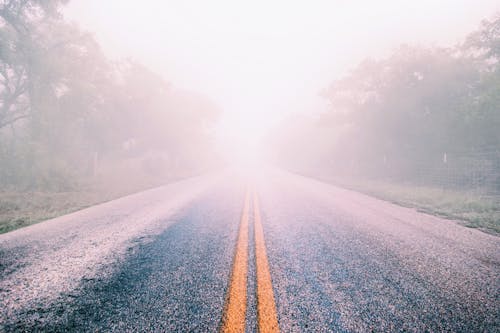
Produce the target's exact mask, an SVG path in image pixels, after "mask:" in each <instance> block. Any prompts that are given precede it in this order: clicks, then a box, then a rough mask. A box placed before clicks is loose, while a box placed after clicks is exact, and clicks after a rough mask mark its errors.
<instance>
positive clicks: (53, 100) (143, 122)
mask: <svg viewBox="0 0 500 333" xmlns="http://www.w3.org/2000/svg"><path fill="white" fill-rule="evenodd" d="M66 2H67V1H64V0H0V187H1V186H14V187H17V188H19V187H22V188H27V189H56V190H57V189H64V188H67V187H72V186H73V187H74V186H78V183H79V181H80V180H81V179H85V178H86V177H92V176H93V174H95V173H96V172H98V171H99V168H100V165H101V164H102V163H104V162H103V161H114V163H117V164H120V162H121V161H123V160H124V159H133V158H136V159H142V162H143V167H144V168H143V169H145V171H150V172H158V171H160V173H161V172H164V171H165V170H167V171H168V170H172V169H183V170H184V171H185V170H190V169H192V170H199V169H200V168H202V167H203V165H204V163H205V162H206V161H207V160H208V159H207V154H210V137H209V135H208V128H209V125H210V124H211V122H213V121H214V120H215V118H216V117H217V114H218V110H217V108H216V107H215V106H214V105H213V104H212V103H211V102H210V101H209V100H207V99H206V98H204V97H202V96H200V95H197V94H194V93H188V92H178V91H176V90H175V89H174V88H173V87H172V86H171V85H170V84H169V83H167V82H166V81H164V80H163V79H162V78H161V77H160V76H158V75H156V74H154V73H153V72H151V71H149V70H148V69H146V68H145V67H144V66H142V65H140V64H138V63H135V62H132V61H123V62H118V63H117V62H112V61H110V60H108V59H107V58H106V57H105V56H104V55H103V53H102V51H101V49H100V47H99V45H98V44H97V42H96V41H95V39H94V38H93V37H92V35H90V34H89V33H86V32H83V31H81V30H79V29H78V27H76V26H74V25H71V24H69V23H67V22H66V21H65V20H64V19H63V18H62V17H61V14H60V9H61V6H63V5H64V4H65V3H66ZM148 159H149V160H148ZM158 169H161V170H158Z"/></svg>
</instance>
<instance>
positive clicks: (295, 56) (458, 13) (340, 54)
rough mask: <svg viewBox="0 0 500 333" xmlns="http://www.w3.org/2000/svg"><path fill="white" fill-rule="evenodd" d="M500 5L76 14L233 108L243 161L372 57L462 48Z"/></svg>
mask: <svg viewBox="0 0 500 333" xmlns="http://www.w3.org/2000/svg"><path fill="white" fill-rule="evenodd" d="M497 7H498V5H497V1H494V0H484V1H482V2H481V5H478V4H477V2H476V1H472V0H460V1H456V0H443V1H438V2H436V1H431V0H423V1H399V0H390V1H341V0H336V1H326V0H325V1H261V0H259V1H252V2H242V1H225V0H218V1H194V0H189V1H154V0H148V1H142V2H141V4H140V5H139V4H138V3H137V1H132V0H107V1H100V0H73V1H72V2H71V3H70V5H69V8H68V9H67V15H68V16H69V17H70V18H71V19H73V20H76V21H78V22H79V23H80V24H82V25H83V27H84V28H85V29H88V30H90V31H94V32H95V33H96V37H97V38H98V40H100V41H101V44H102V45H103V48H104V51H105V52H106V53H108V54H110V55H112V56H115V57H117V58H120V57H129V56H131V57H133V58H137V59H138V60H139V61H141V62H142V63H145V64H146V65H147V66H149V67H150V68H151V69H153V70H155V71H157V72H160V73H162V74H163V75H164V77H165V78H166V79H167V80H171V81H172V82H173V84H175V85H177V86H180V87H181V88H186V89H193V90H196V91H199V92H201V93H203V94H206V95H207V96H208V97H210V98H211V99H213V100H214V101H215V102H216V103H217V104H218V105H219V106H220V107H221V109H222V111H223V115H222V117H221V119H220V123H219V125H217V126H216V129H215V131H216V134H217V140H218V143H219V146H220V147H221V149H222V150H223V151H225V152H227V151H233V155H234V154H236V155H239V154H241V150H242V147H247V148H245V149H246V150H247V151H249V152H250V151H252V150H258V148H257V147H258V142H259V140H260V139H261V138H262V137H263V136H264V135H265V133H266V132H268V131H269V130H270V129H272V128H273V126H274V125H275V124H276V123H277V122H278V121H280V120H282V119H283V118H285V117H287V116H288V115H290V114H291V113H295V112H312V111H314V112H318V111H321V108H322V106H321V100H320V98H319V96H318V95H319V93H320V91H321V90H322V89H323V88H324V87H326V86H327V85H328V84H329V83H330V82H331V81H332V80H334V79H335V78H337V77H339V76H341V75H343V74H345V73H346V72H347V71H348V70H349V69H350V68H351V67H352V66H354V65H355V64H356V63H358V62H359V61H361V60H362V59H363V58H364V57H366V55H367V54H369V55H371V56H372V57H378V56H383V55H385V54H387V53H388V52H390V51H391V50H392V49H393V48H395V47H396V46H397V45H399V44H400V43H403V42H405V43H439V44H445V45H452V44H454V43H456V42H457V41H458V40H460V38H462V37H463V36H464V35H465V34H466V33H467V32H469V31H471V30H473V29H474V28H475V27H476V26H477V24H478V22H479V20H481V19H482V18H484V17H486V16H487V15H490V14H491V13H492V12H494V10H495V9H496V8H497ZM444 25H445V26H446V29H439V27H442V26H444ZM234 151H236V153H234ZM249 154H250V155H253V156H256V153H255V152H252V153H249Z"/></svg>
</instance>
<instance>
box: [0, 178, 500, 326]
mask: <svg viewBox="0 0 500 333" xmlns="http://www.w3.org/2000/svg"><path fill="white" fill-rule="evenodd" d="M245 198H247V200H245ZM248 198H249V199H248ZM245 202H247V203H246V204H245ZM242 226H243V227H242ZM260 228H262V229H260ZM242 230H243V236H242ZM260 231H263V233H262V234H259V232H260ZM263 243H264V244H265V247H264V248H263V247H262V244H263ZM236 249H243V250H242V252H241V251H240V254H241V253H242V255H243V257H242V260H239V259H238V260H235V259H234V256H235V251H236ZM266 264H267V265H268V269H269V273H270V282H269V285H272V288H271V289H272V290H271V292H270V293H269V290H265V288H264V287H262V285H263V284H265V283H267V282H266V280H265V278H266V277H265V272H266V270H265V269H263V268H262V267H264V268H265V265H266ZM262 265H264V266H262ZM262 272H264V275H262V274H263V273H262ZM238 274H239V275H238ZM261 275H262V276H264V278H260V277H259V276H261ZM238 276H243V280H242V281H246V282H247V287H246V290H245V288H243V291H241V292H242V293H243V294H244V295H243V296H244V297H239V296H241V294H239V296H238V297H237V298H238V300H243V301H239V302H240V303H241V302H243V303H244V304H237V306H236V307H235V309H236V310H234V311H240V312H241V313H243V316H233V317H232V320H233V321H238V320H239V321H242V320H243V322H240V323H241V324H242V327H245V328H246V331H247V332H253V331H257V329H258V327H261V330H262V327H272V325H270V326H263V325H266V323H267V324H269V323H271V324H272V320H273V318H272V317H273V316H277V322H278V325H279V330H281V331H282V332H332V331H341V332H342V331H345V332H351V331H353V332H358V331H359V332H366V331H379V332H387V331H457V332H460V331H462V332H466V331H467V332H471V331H478V332H479V331H480V332H494V331H498V330H499V329H500V305H499V304H500V293H499V290H500V280H499V276H500V240H499V238H498V237H495V236H492V235H488V234H485V233H483V232H481V231H478V230H475V229H470V228H466V227H463V226H460V225H458V224H457V223H455V222H453V221H448V220H443V219H440V218H437V217H433V216H429V215H426V214H422V213H418V212H416V211H415V210H413V209H409V208H403V207H399V206H396V205H393V204H390V203H387V202H384V201H381V200H377V199H374V198H371V197H369V196H366V195H363V194H359V193H356V192H352V191H348V190H344V189H340V188H337V187H335V186H332V185H329V184H325V183H322V182H319V181H316V180H312V179H310V178H305V177H301V176H297V175H293V174H290V173H287V172H283V171H278V170H275V169H270V170H265V171H263V172H262V173H260V174H254V175H252V176H248V177H242V176H241V175H238V174H237V173H235V172H226V173H225V174H218V175H210V176H200V177H196V178H192V179H188V180H184V181H180V182H177V183H173V184H170V185H166V186H164V187H161V188H157V189H153V190H149V191H146V192H142V193H138V194H135V195H132V196H128V197H125V198H122V199H119V200H115V201H111V202H109V203H105V204H102V205H98V206H94V207H91V208H88V209H86V210H82V211H80V212H77V213H73V214H70V215H67V216H63V217H60V218H57V219H53V220H50V221H47V222H44V223H40V224H37V225H34V226H30V227H27V228H24V229H20V230H17V231H14V232H11V233H7V234H4V235H0V331H5V332H11V331H32V330H38V331H61V332H63V331H64V332H67V331H117V332H123V331H151V332H158V331H178V332H193V331H196V332H207V331H209V332H210V331H211V332H214V331H218V330H224V327H225V326H224V325H223V324H222V323H223V318H227V317H228V316H232V314H231V313H229V312H230V311H233V310H230V308H231V306H229V305H228V304H229V303H230V299H231V297H233V298H234V291H235V290H238V289H237V288H236V287H235V286H234V284H235V283H237V282H235V281H237V277H238ZM261 281H264V282H261ZM235 288H236V289H235ZM259 288H261V289H260V290H259ZM266 288H267V287H266ZM231 290H232V293H231V292H230V291H231ZM258 290H259V291H258ZM262 290H264V291H266V292H267V293H266V292H262ZM263 295H264V296H263ZM264 297H266V299H265V300H264V299H263V298H264ZM264 303H266V307H267V309H261V307H262V306H261V305H262V304H264ZM269 309H270V310H269ZM266 311H267V312H266ZM273 311H274V312H273ZM240 317H241V318H240ZM270 329H271V328H269V330H270Z"/></svg>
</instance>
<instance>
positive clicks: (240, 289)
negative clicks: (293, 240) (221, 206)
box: [220, 190, 250, 332]
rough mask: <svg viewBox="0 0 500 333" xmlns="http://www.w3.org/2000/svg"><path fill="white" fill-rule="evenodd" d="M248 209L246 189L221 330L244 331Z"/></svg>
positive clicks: (248, 195)
mask: <svg viewBox="0 0 500 333" xmlns="http://www.w3.org/2000/svg"><path fill="white" fill-rule="evenodd" d="M249 210H250V194H249V191H248V190H247V191H246V194H245V203H244V206H243V213H242V214H241V221H240V230H239V233H238V241H237V243H236V252H235V254H234V260H233V270H232V272H231V282H230V285H229V290H228V295H227V297H226V305H225V308H224V315H223V317H222V326H221V329H220V331H221V332H245V323H246V321H245V317H246V312H247V276H248V218H249Z"/></svg>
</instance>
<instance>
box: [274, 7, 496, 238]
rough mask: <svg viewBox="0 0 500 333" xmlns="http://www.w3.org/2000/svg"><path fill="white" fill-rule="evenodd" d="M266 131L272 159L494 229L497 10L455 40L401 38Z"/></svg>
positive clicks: (480, 226) (278, 162) (392, 199)
mask: <svg viewBox="0 0 500 333" xmlns="http://www.w3.org/2000/svg"><path fill="white" fill-rule="evenodd" d="M322 95H323V97H324V98H325V100H326V101H327V102H328V109H327V111H325V112H323V113H322V114H320V115H319V116H317V117H315V118H306V117H304V116H297V117H295V118H291V119H290V120H289V123H288V126H286V127H282V128H278V129H277V130H276V131H275V133H274V134H273V135H272V137H271V138H270V139H271V140H272V142H273V148H272V149H271V154H272V156H273V158H274V160H275V161H276V163H277V164H279V165H282V166H284V167H286V168H288V169H290V170H293V171H295V172H298V173H303V174H307V175H312V176H315V177H318V178H322V179H327V180H328V179H330V180H331V179H334V180H335V181H336V182H337V183H340V184H342V185H343V186H347V187H350V188H353V189H356V190H360V191H362V192H367V193H370V194H372V195H375V196H378V197H382V198H384V199H387V200H390V201H393V202H396V203H399V204H402V205H407V206H412V207H417V208H418V209H420V210H423V211H426V212H430V213H433V214H437V215H442V216H447V217H450V218H454V219H459V220H462V221H465V224H466V225H468V226H472V227H478V228H482V229H487V230H489V231H491V232H498V231H499V225H500V214H499V207H500V205H499V202H500V15H499V14H497V15H496V16H495V17H493V18H492V19H490V20H487V21H484V22H482V23H481V25H480V27H479V29H478V30H476V31H474V32H471V33H470V34H469V35H468V36H466V37H465V38H464V40H463V42H461V43H460V44H459V45H456V46H454V47H447V48H443V47H421V46H420V47H414V46H408V45H403V46H401V47H399V48H398V49H396V50H395V51H394V52H393V53H392V54H391V55H390V56H388V57H386V58H383V59H366V60H365V61H363V62H362V63H361V64H359V65H358V66H357V67H355V68H354V69H353V70H352V71H350V72H349V73H347V74H346V75H345V76H344V77H341V78H339V79H337V80H335V81H334V82H333V83H332V84H331V85H330V86H328V87H327V88H326V89H325V90H324V91H323V92H322Z"/></svg>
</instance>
